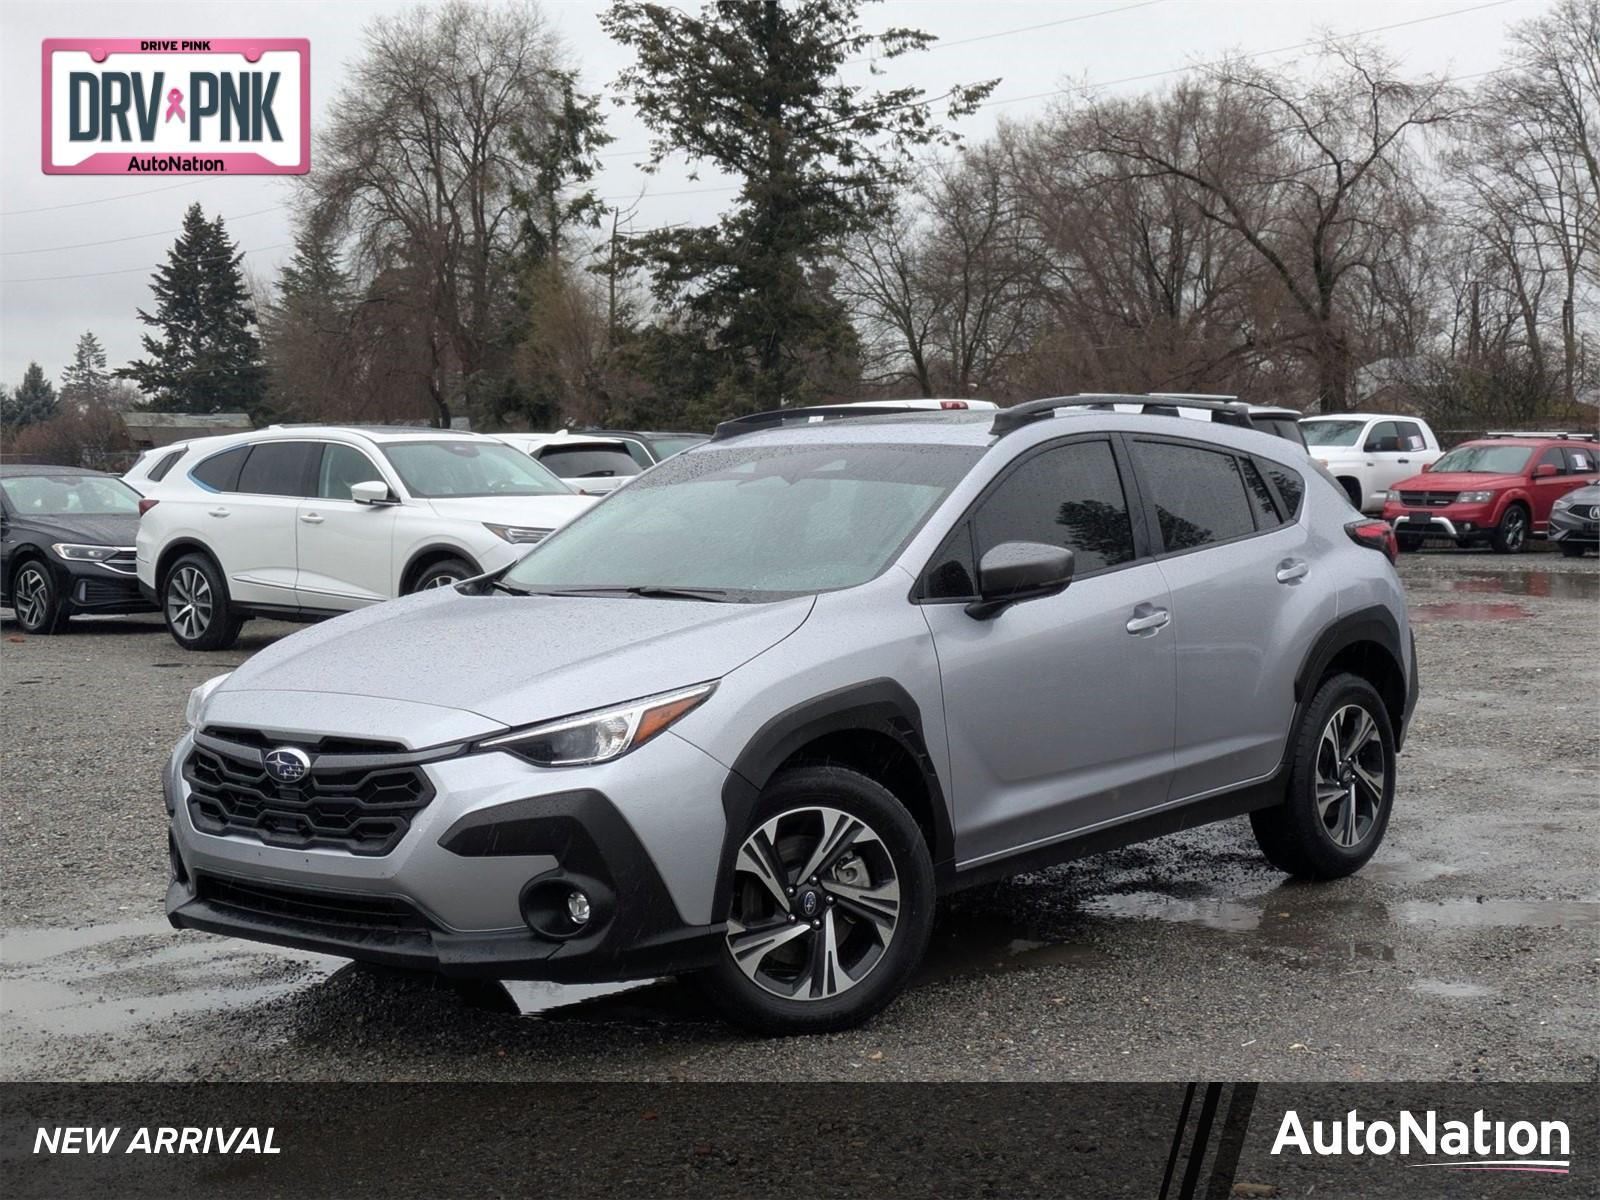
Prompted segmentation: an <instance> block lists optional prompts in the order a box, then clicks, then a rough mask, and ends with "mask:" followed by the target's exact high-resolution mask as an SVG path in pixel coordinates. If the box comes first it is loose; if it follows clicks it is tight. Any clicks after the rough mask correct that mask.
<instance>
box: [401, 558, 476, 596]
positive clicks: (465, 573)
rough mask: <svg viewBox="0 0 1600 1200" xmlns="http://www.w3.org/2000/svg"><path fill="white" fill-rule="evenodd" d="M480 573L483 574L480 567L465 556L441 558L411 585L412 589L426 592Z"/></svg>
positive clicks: (448, 585)
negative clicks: (475, 565)
mask: <svg viewBox="0 0 1600 1200" xmlns="http://www.w3.org/2000/svg"><path fill="white" fill-rule="evenodd" d="M478 574H481V572H480V571H479V570H478V568H476V567H474V566H473V565H472V564H471V563H469V562H468V561H467V560H466V559H464V558H445V559H440V560H439V561H438V562H436V563H434V564H433V565H432V566H430V567H429V568H428V569H427V570H426V571H424V572H423V573H422V574H421V575H418V576H417V581H416V582H415V583H413V584H412V585H411V590H412V591H413V592H426V591H430V590H432V589H433V588H442V587H450V586H452V585H454V584H457V583H460V582H461V581H462V580H463V579H471V578H472V577H473V576H474V575H478Z"/></svg>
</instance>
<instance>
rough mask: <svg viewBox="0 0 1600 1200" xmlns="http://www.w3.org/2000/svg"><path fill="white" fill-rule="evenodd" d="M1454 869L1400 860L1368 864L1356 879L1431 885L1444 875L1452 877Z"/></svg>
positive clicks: (1434, 864)
mask: <svg viewBox="0 0 1600 1200" xmlns="http://www.w3.org/2000/svg"><path fill="white" fill-rule="evenodd" d="M1454 874H1455V868H1454V867H1447V866H1445V865H1444V864H1443V863H1436V862H1412V861H1410V860H1406V859H1402V860H1399V861H1394V862H1369V863H1368V864H1367V865H1366V866H1364V867H1362V868H1361V873H1360V874H1359V875H1357V876H1356V878H1357V879H1369V880H1372V881H1374V882H1377V883H1401V884H1411V883H1431V882H1433V880H1435V879H1438V878H1440V877H1441V876H1445V875H1454Z"/></svg>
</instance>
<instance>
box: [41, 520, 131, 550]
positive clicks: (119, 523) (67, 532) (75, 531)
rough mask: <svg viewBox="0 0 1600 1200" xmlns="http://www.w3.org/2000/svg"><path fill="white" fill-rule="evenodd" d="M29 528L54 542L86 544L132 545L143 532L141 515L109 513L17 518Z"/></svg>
mask: <svg viewBox="0 0 1600 1200" xmlns="http://www.w3.org/2000/svg"><path fill="white" fill-rule="evenodd" d="M16 521H17V524H18V525H19V526H22V527H23V528H25V529H32V530H37V531H38V533H39V534H40V535H42V536H43V537H46V538H48V539H50V540H51V541H53V542H77V543H79V544H81V545H85V546H131V545H133V539H134V538H135V537H137V536H138V533H139V518H138V517H134V516H126V517H124V516H108V517H29V516H26V515H24V516H20V517H18V518H16Z"/></svg>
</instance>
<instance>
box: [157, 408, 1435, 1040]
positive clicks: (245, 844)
mask: <svg viewBox="0 0 1600 1200" xmlns="http://www.w3.org/2000/svg"><path fill="white" fill-rule="evenodd" d="M1106 399H1110V400H1113V401H1115V403H1116V406H1117V408H1122V407H1124V406H1125V405H1134V406H1144V405H1146V404H1154V403H1155V402H1153V401H1148V400H1147V399H1146V398H1143V397H1108V398H1094V397H1070V398H1064V399H1060V400H1052V401H1038V402H1034V403H1031V404H1024V405H1019V406H1017V407H1014V408H1010V409H1005V410H1001V411H998V412H995V411H968V412H948V413H912V414H906V415H896V416H883V415H869V416H862V415H860V414H859V412H850V411H849V410H848V409H839V410H828V409H822V410H818V409H812V410H808V411H807V412H806V413H805V414H803V415H801V416H800V417H798V418H797V417H795V416H793V415H791V414H785V413H772V414H763V415H759V416H755V417H750V418H743V419H741V420H738V421H734V422H729V423H727V424H725V425H724V426H722V427H721V428H720V429H719V430H718V433H717V436H716V437H715V438H714V439H713V440H712V441H711V442H709V443H708V444H706V445H704V446H701V447H698V448H696V449H692V450H689V451H687V452H685V453H683V454H680V455H678V456H677V457H675V458H673V459H671V460H669V461H668V462H665V463H663V464H661V465H660V466H657V467H655V468H653V469H652V470H650V471H648V472H646V473H645V474H643V475H641V476H639V477H638V478H637V479H636V480H635V481H634V482H632V483H630V484H629V485H628V487H626V488H624V489H622V490H620V491H618V492H617V493H615V494H614V495H613V496H611V497H610V498H608V499H606V500H604V501H603V502H601V503H600V504H599V505H597V506H596V507H595V508H593V509H592V510H591V511H589V512H587V513H585V514H583V515H582V516H580V517H578V518H577V519H576V520H575V521H573V522H572V523H571V524H570V525H568V526H566V527H565V528H563V529H561V530H560V531H558V532H557V533H555V534H553V535H552V536H550V537H549V538H547V539H546V540H545V541H544V542H543V543H542V544H540V545H539V546H538V547H537V548H536V549H534V550H533V551H532V552H531V553H530V554H529V555H528V556H527V557H526V558H524V559H522V561H521V562H519V563H518V564H516V565H515V566H512V567H510V568H507V569H505V570H502V571H499V572H497V573H495V574H493V575H489V576H485V577H482V578H480V579H477V580H473V581H469V582H467V583H464V584H461V585H458V586H457V587H454V588H446V589H440V590H437V591H432V592H428V593H426V594H420V595H415V596H409V597H406V598H404V599H401V600H397V601H394V602H392V603H388V604H384V605H380V606H377V607H374V608H370V609H367V610H365V611H362V612H358V613H353V614H350V615H347V616H343V617H339V618H337V619H335V620H333V621H330V622H328V623H326V624H324V625H322V626H320V627H317V628H314V629H309V630H306V631H305V632H301V633H297V634H295V635H293V636H291V637H288V638H285V639H283V640H282V641H280V642H278V643H277V644H275V645H273V646H271V647H269V648H267V649H266V650H263V651H262V652H261V653H259V654H257V655H256V656H255V657H254V658H252V659H251V660H250V661H249V662H248V663H246V664H245V665H244V666H243V667H241V668H239V669H238V670H236V671H234V672H233V673H232V674H231V675H229V676H226V677H222V678H221V679H219V680H214V681H212V682H211V683H209V684H206V685H203V686H202V687H201V688H199V689H197V690H196V692H195V694H194V696H193V697H192V698H191V703H190V713H189V717H190V724H191V727H192V731H191V732H190V733H189V734H188V735H187V736H186V737H184V739H183V740H182V741H181V742H180V743H179V745H178V746H177V748H176V750H175V751H174V753H173V756H172V758H171V761H170V764H169V766H168V769H167V774H166V797H167V806H168V809H169V811H170V812H171V814H172V822H171V828H172V843H171V849H172V862H173V882H172V885H171V889H170V891H169V893H168V909H169V912H170V915H171V919H172V922H173V923H174V924H175V925H179V926H185V927H191V928H197V929H209V930H213V931H216V932H221V933H229V934H234V935H237V936H240V937H247V938H257V939H260V940H263V941H270V942H278V943H283V944H288V945H294V946H305V947H310V948H313V949H317V950H321V951H324V952H328V953H334V954H343V955H347V956H349V957H351V958H358V959H367V960H373V961H379V962H389V963H395V964H400V965H404V966H408V967H416V968H424V969H428V970H436V971H441V972H444V973H447V974H452V975H480V976H489V977H498V978H517V977H520V978H543V979H557V980H598V979H627V978H642V977H651V976H657V975H663V974H676V973H684V974H689V973H693V974H695V975H697V976H698V977H699V978H700V979H701V980H702V981H703V983H704V984H705V986H706V988H707V990H708V991H709V993H710V994H711V995H712V996H713V997H714V999H715V1001H716V1002H717V1004H718V1005H719V1007H720V1008H721V1010H722V1011H723V1012H725V1013H726V1014H728V1015H729V1016H730V1017H732V1018H734V1019H736V1020H739V1021H741V1022H744V1023H746V1024H749V1025H753V1026H755V1027H758V1028H761V1029H765V1030H772V1031H786V1032H792V1031H808V1030H824V1029H837V1028H840V1027H843V1026H846V1025H849V1024H852V1023H854V1022H857V1021H860V1020H862V1019H864V1018H865V1017H867V1016H869V1015H871V1014H872V1013H874V1012H876V1011H878V1010H879V1009H881V1008H882V1007H883V1006H884V1005H885V1004H887V1003H888V1002H889V1001H890V999H891V998H892V997H893V996H894V995H895V994H896V993H897V992H898V991H899V990H900V989H901V988H902V987H903V986H904V985H905V983H906V980H907V979H908V978H909V977H910V975H911V972H912V971H913V969H914V968H915V967H916V965H917V962H918V960H919V959H920V958H921V957H922V954H923V951H924V949H925V947H926V945H927V942H928V936H929V930H930V926H931V922H932V919H933V907H934V900H935V898H936V896H938V895H939V894H940V893H942V892H947V891H951V890H954V889H957V888H961V887H964V886H967V885H969V884H971V883H974V882H978V881H981V880H986V879H992V878H994V877H997V876H1002V875H1006V874H1010V873H1014V872H1017V871H1020V870H1024V869H1028V868H1033V867H1038V866H1041V865H1044V864H1048V863H1054V862H1060V861H1063V860H1065V859H1070V858H1073V857H1075V856H1078V855H1082V854H1085V853H1090V852H1094V851H1097V850H1103V849H1106V848H1108V847H1113V846H1119V845H1124V844H1127V843H1130V842H1135V841H1138V840H1141V839H1144V838H1150V837H1154V836H1157V835H1159V834H1162V833H1166V832H1170V831H1173V830H1176V829H1180V828H1186V827H1190V826H1193V825H1196V824H1198V823H1201V822H1205V821H1214V820H1219V819H1222V818H1226V817H1234V816H1238V815H1241V814H1244V813H1249V814H1250V817H1251V821H1252V824H1253V826H1254V829H1255V832H1256V836H1257V839H1258V840H1259V842H1260V845H1261V848H1262V851H1263V852H1264V853H1265V855H1266V856H1267V858H1268V859H1270V860H1271V861H1272V862H1273V863H1274V864H1276V865H1277V866H1278V867H1280V868H1282V869H1283V870H1285V871H1287V872H1289V873H1291V874H1294V875H1297V876H1302V877H1306V878H1314V879H1329V878H1333V877H1336V876H1341V875H1345V874H1348V873H1349V872H1351V871H1354V870H1356V869H1357V868H1359V867H1360V866H1361V865H1362V864H1363V863H1364V862H1366V860H1367V859H1368V858H1369V857H1370V856H1371V855H1372V853H1373V851H1374V850H1375V849H1376V848H1377V846H1378V843H1379V841H1380V840H1381V839H1382V837H1383V833H1384V829H1385V827H1386V825H1387V823H1388V820H1389V813H1390V807H1391V804H1392V802H1393V797H1394V786H1395V753H1396V749H1397V747H1398V746H1399V744H1400V741H1401V739H1402V737H1403V735H1404V731H1405V727H1406V721H1407V718H1408V716H1409V715H1410V713H1411V710H1412V706H1413V704H1414V702H1415V699H1416V660H1415V655H1414V651H1413V647H1412V643H1411V636H1410V631H1409V628H1408V625H1407V622H1406V612H1405V606H1404V604H1403V601H1402V595H1401V588H1400V583H1399V580H1398V579H1397V577H1396V575H1395V571H1394V567H1393V564H1392V560H1393V557H1394V552H1395V546H1394V537H1393V533H1392V531H1391V530H1390V529H1389V527H1388V526H1386V525H1385V524H1383V522H1381V521H1372V520H1368V519H1366V518H1363V517H1361V515H1360V514H1358V513H1356V512H1354V511H1353V510H1352V509H1351V507H1350V504H1349V502H1348V500H1347V499H1346V498H1345V496H1344V494H1343V493H1342V492H1341V491H1340V489H1339V488H1338V487H1337V486H1335V485H1334V484H1333V483H1331V482H1330V481H1329V480H1328V479H1326V478H1324V477H1323V476H1322V475H1321V474H1319V473H1318V472H1317V470H1316V469H1315V467H1314V464H1313V463H1312V462H1311V461H1310V460H1309V459H1308V458H1307V457H1306V455H1305V452H1304V451H1303V450H1302V449H1301V448H1300V447H1298V446H1296V445H1294V444H1293V443H1291V442H1289V441H1287V440H1285V439H1283V438H1280V437H1273V436H1269V435H1268V434H1265V433H1262V432H1260V431H1257V430H1255V429H1253V428H1251V423H1250V418H1249V414H1248V412H1247V411H1246V410H1244V408H1243V407H1242V406H1238V405H1231V404H1226V403H1220V402H1219V403H1216V404H1214V405H1213V408H1214V412H1213V414H1212V416H1213V419H1212V420H1211V421H1209V422H1202V421H1195V420H1190V419H1186V418H1177V417H1170V416H1163V415H1152V414H1150V413H1147V412H1141V411H1139V410H1138V407H1135V409H1134V411H1117V408H1114V409H1107V408H1105V407H1099V408H1096V407H1093V405H1095V404H1097V403H1099V404H1103V402H1104V400H1106ZM835 416H838V417H840V418H841V419H838V420H834V419H832V418H834V417H835ZM844 418H848V419H844Z"/></svg>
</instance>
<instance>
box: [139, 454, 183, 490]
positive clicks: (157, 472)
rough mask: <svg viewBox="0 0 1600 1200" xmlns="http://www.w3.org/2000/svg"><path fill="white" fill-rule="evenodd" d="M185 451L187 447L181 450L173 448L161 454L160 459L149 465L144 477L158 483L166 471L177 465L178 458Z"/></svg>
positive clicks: (164, 476)
mask: <svg viewBox="0 0 1600 1200" xmlns="http://www.w3.org/2000/svg"><path fill="white" fill-rule="evenodd" d="M185 453H187V448H185V449H183V450H173V451H170V452H169V453H167V454H164V455H162V457H161V461H160V462H158V463H156V465H155V466H153V467H151V468H150V470H149V471H147V472H146V473H145V478H146V479H148V480H150V482H151V483H160V482H161V481H162V480H163V479H165V478H166V477H167V472H168V471H170V470H172V468H173V467H175V466H176V465H177V463H178V460H179V459H180V458H182V457H183V456H184V454H185Z"/></svg>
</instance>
